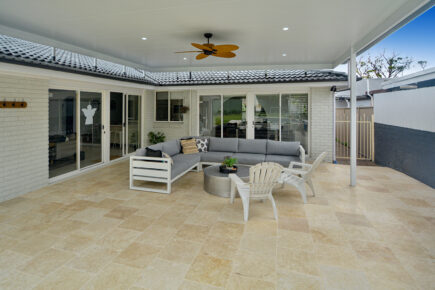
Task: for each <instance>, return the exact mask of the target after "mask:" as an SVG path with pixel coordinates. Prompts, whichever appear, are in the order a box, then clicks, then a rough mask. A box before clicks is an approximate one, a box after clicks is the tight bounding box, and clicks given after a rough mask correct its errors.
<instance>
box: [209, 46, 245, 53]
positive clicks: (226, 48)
mask: <svg viewBox="0 0 435 290" xmlns="http://www.w3.org/2000/svg"><path fill="white" fill-rule="evenodd" d="M213 48H214V49H216V50H217V51H219V52H227V51H232V50H238V49H239V47H238V46H237V45H234V44H221V45H215V46H214V47H213Z"/></svg>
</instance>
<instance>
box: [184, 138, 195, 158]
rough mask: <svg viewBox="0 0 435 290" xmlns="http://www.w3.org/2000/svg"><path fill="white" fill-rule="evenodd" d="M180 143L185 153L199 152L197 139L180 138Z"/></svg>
mask: <svg viewBox="0 0 435 290" xmlns="http://www.w3.org/2000/svg"><path fill="white" fill-rule="evenodd" d="M180 144H181V148H182V151H183V154H195V153H198V152H199V151H198V147H196V140H195V139H193V138H192V139H187V140H180Z"/></svg>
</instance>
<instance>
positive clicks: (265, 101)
mask: <svg viewBox="0 0 435 290" xmlns="http://www.w3.org/2000/svg"><path fill="white" fill-rule="evenodd" d="M254 112H255V114H254V116H255V120H254V126H255V128H254V134H255V135H254V136H255V139H269V140H276V141H278V140H279V94H267V95H266V94H264V95H255V104H254Z"/></svg>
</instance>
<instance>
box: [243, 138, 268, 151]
mask: <svg viewBox="0 0 435 290" xmlns="http://www.w3.org/2000/svg"><path fill="white" fill-rule="evenodd" d="M266 146H267V140H246V139H239V148H238V150H237V152H239V153H256V154H266Z"/></svg>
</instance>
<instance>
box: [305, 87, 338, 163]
mask: <svg viewBox="0 0 435 290" xmlns="http://www.w3.org/2000/svg"><path fill="white" fill-rule="evenodd" d="M333 110H334V106H333V97H332V94H331V92H330V89H329V87H327V88H311V107H310V116H311V120H310V121H311V122H310V129H311V146H310V147H311V148H310V149H311V150H310V158H312V159H314V158H316V157H317V156H318V155H319V154H320V153H322V152H323V151H326V152H327V153H328V154H327V156H326V159H325V160H326V161H328V162H332V152H333V148H332V146H333V138H334V137H333V126H334V114H333V113H334V112H333Z"/></svg>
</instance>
